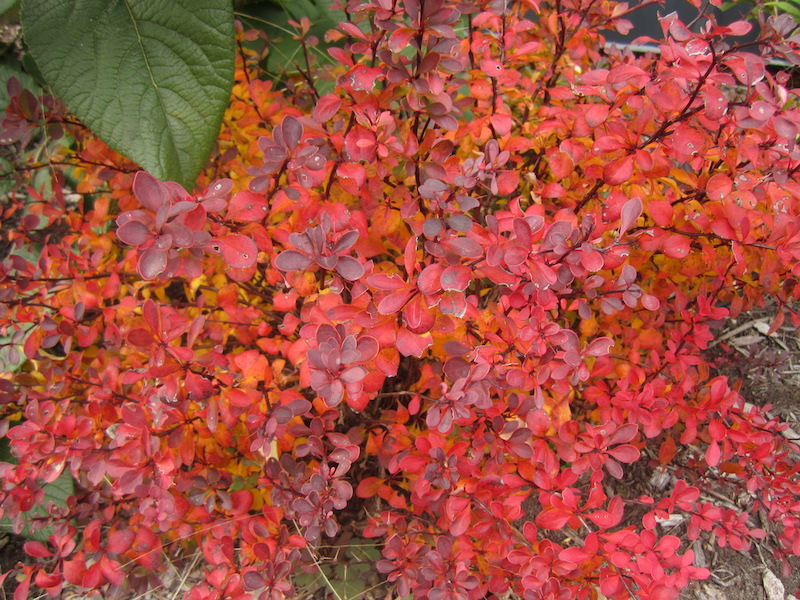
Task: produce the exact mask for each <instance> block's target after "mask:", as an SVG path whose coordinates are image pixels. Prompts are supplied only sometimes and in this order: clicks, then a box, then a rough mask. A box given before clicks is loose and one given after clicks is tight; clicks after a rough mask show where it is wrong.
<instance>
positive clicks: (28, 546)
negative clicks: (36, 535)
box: [24, 542, 53, 558]
mask: <svg viewBox="0 0 800 600" xmlns="http://www.w3.org/2000/svg"><path fill="white" fill-rule="evenodd" d="M24 549H25V553H26V554H27V555H28V556H32V557H33V558H49V557H50V556H53V553H52V552H50V551H49V550H48V549H47V548H46V547H45V545H44V544H42V543H41V542H25V546H24Z"/></svg>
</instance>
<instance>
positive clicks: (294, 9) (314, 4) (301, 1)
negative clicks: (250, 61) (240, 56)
mask: <svg viewBox="0 0 800 600" xmlns="http://www.w3.org/2000/svg"><path fill="white" fill-rule="evenodd" d="M329 4H330V0H268V1H260V2H255V3H248V4H247V6H244V7H242V11H241V13H239V16H240V18H241V19H242V20H243V21H244V22H245V23H246V24H247V25H248V26H250V27H255V28H257V29H261V30H262V31H264V32H265V33H266V34H267V37H268V38H269V53H268V54H267V59H266V64H265V65H263V66H264V68H265V69H266V71H267V72H268V73H269V74H270V75H272V76H273V77H275V78H278V79H280V78H281V77H282V76H283V75H284V74H285V73H287V72H293V71H295V70H296V68H295V65H301V66H305V65H304V57H303V52H302V46H301V45H300V42H298V41H297V40H295V39H293V35H294V34H295V27H293V26H292V25H290V24H289V21H290V20H294V21H298V22H299V21H300V19H301V18H303V17H308V20H309V21H310V22H311V29H310V31H309V35H313V36H315V37H316V38H317V39H318V40H319V44H318V45H317V46H315V47H313V48H310V49H309V50H310V52H311V53H312V54H313V55H314V57H315V59H316V60H317V61H319V62H320V63H322V64H325V63H329V64H332V63H333V62H334V61H333V59H332V58H331V57H330V56H329V55H328V53H327V48H328V47H329V46H330V44H328V43H327V42H325V41H324V40H325V34H326V33H327V32H328V31H330V30H331V29H334V28H335V27H336V25H338V24H339V23H340V22H341V21H344V20H346V15H345V14H344V12H342V11H340V10H333V9H331V8H329Z"/></svg>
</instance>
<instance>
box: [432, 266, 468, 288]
mask: <svg viewBox="0 0 800 600" xmlns="http://www.w3.org/2000/svg"><path fill="white" fill-rule="evenodd" d="M471 281H472V271H471V270H470V269H468V268H467V267H465V266H464V265H451V266H449V267H447V268H446V269H445V270H444V271H442V275H441V277H440V278H439V282H440V283H441V284H442V289H444V290H450V291H455V292H463V291H464V290H465V289H467V287H468V286H469V284H470V282H471Z"/></svg>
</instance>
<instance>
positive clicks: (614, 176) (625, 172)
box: [603, 154, 633, 185]
mask: <svg viewBox="0 0 800 600" xmlns="http://www.w3.org/2000/svg"><path fill="white" fill-rule="evenodd" d="M631 176H633V154H626V155H625V156H620V157H619V158H617V159H615V160H612V161H611V162H610V163H608V164H607V165H606V166H605V167H603V181H605V182H606V183H607V184H608V185H620V184H623V183H625V182H627V181H629V180H630V178H631Z"/></svg>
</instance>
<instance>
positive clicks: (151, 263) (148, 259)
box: [137, 248, 167, 279]
mask: <svg viewBox="0 0 800 600" xmlns="http://www.w3.org/2000/svg"><path fill="white" fill-rule="evenodd" d="M166 268H167V251H166V250H159V249H157V248H148V249H147V250H145V251H144V252H142V254H141V256H139V264H138V266H137V271H139V275H141V276H142V279H155V278H156V277H158V276H159V275H161V273H163V272H164V270H165V269H166Z"/></svg>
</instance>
